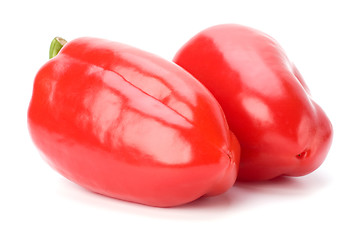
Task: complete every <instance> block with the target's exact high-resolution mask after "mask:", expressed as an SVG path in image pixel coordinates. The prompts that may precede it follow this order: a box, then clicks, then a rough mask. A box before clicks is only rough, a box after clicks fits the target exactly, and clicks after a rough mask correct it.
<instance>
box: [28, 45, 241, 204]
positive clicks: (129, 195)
mask: <svg viewBox="0 0 360 240" xmlns="http://www.w3.org/2000/svg"><path fill="white" fill-rule="evenodd" d="M28 127H29V131H30V134H31V137H32V139H33V141H34V143H35V145H36V146H37V148H38V149H39V150H40V152H41V155H42V156H43V157H44V159H45V160H46V161H47V162H48V163H49V164H50V165H51V166H52V167H53V168H54V169H55V170H57V171H58V172H59V173H60V174H62V175H63V176H65V177H66V178H68V179H69V180H71V181H73V182H75V183H77V184H79V185H81V186H83V187H84V188H87V189H89V190H91V191H94V192H96V193H100V194H103V195H106V196H110V197H113V198H118V199H122V200H126V201H131V202H136V203H141V204H145V205H151V206H157V207H171V206H177V205H181V204H185V203H188V202H191V201H193V200H195V199H197V198H199V197H201V196H204V195H206V196H212V195H218V194H220V193H223V192H225V191H226V190H227V189H229V188H230V187H231V186H232V185H233V184H234V182H235V181H236V177H237V173H238V166H239V158H240V146H239V144H238V142H237V140H236V138H235V136H234V135H233V134H232V133H231V132H230V131H229V128H228V125H227V123H226V120H225V116H224V113H223V111H222V109H221V107H220V105H219V103H218V102H217V101H216V100H215V98H214V97H213V96H212V94H211V93H210V92H209V91H208V90H207V89H206V88H205V87H204V86H203V85H202V84H201V83H199V82H198V81H197V80H196V79H195V78H193V77H192V76H191V75H190V74H189V73H187V72H186V71H184V70H183V69H182V68H180V67H179V66H177V65H176V64H174V63H172V62H169V61H166V60H163V59H161V58H159V57H157V56H155V55H152V54H150V53H147V52H144V51H141V50H139V49H136V48H133V47H130V46H127V45H124V44H120V43H116V42H110V41H107V40H102V39H95V38H79V39H76V40H73V41H70V42H69V43H67V44H66V45H65V46H64V47H63V48H62V49H61V51H60V53H59V54H58V55H57V56H56V57H54V58H53V59H51V60H49V61H48V62H47V63H46V64H45V65H44V66H43V67H42V68H41V69H40V70H39V72H38V73H37V75H36V78H35V82H34V89H33V95H32V99H31V102H30V106H29V109H28Z"/></svg>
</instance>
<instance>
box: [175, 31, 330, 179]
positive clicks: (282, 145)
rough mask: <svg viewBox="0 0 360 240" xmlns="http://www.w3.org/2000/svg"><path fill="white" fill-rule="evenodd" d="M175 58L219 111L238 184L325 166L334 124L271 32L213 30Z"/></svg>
mask: <svg viewBox="0 0 360 240" xmlns="http://www.w3.org/2000/svg"><path fill="white" fill-rule="evenodd" d="M174 61H175V63H177V64H178V65H180V66H182V67H183V68H184V69H186V70H187V71H189V72H190V73H191V74H192V75H193V76H195V77H196V78H197V79H198V80H199V81H200V82H202V83H203V84H204V85H205V86H206V87H207V88H208V89H209V90H210V91H211V92H212V93H213V94H214V96H215V98H216V99H217V100H218V101H219V103H220V105H221V106H222V108H223V110H224V112H225V115H226V118H227V120H228V123H229V126H230V129H231V130H232V131H233V132H234V133H235V135H236V136H237V138H238V140H239V142H240V145H241V149H242V153H241V160H240V171H239V177H238V178H239V179H241V180H267V179H271V178H274V177H277V176H280V175H289V176H301V175H305V174H308V173H310V172H312V171H314V170H315V169H317V168H318V167H319V166H320V165H321V163H322V162H323V161H324V159H325V157H326V155H327V152H328V150H329V148H330V145H331V141H332V126H331V123H330V121H329V119H328V118H327V116H326V115H325V113H324V112H323V110H322V109H321V108H320V107H319V106H318V105H317V104H316V103H315V102H314V100H313V98H312V96H311V95H310V92H309V89H308V87H307V86H306V84H305V82H304V80H303V78H302V77H301V75H300V73H299V71H298V70H297V69H296V67H295V66H294V64H293V63H291V62H290V61H289V60H288V58H287V57H286V55H285V53H284V51H283V49H282V48H281V47H280V46H279V44H278V43H277V42H276V41H275V40H274V39H272V38H271V37H269V36H268V35H266V34H264V33H262V32H260V31H257V30H254V29H251V28H248V27H244V26H239V25H219V26H215V27H211V28H209V29H206V30H204V31H202V32H200V33H199V34H197V35H196V36H195V37H193V38H192V39H191V40H190V41H189V42H187V43H186V44H185V45H184V46H183V47H182V49H180V50H179V52H178V53H177V55H176V56H175V58H174Z"/></svg>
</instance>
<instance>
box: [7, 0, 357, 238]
mask: <svg viewBox="0 0 360 240" xmlns="http://www.w3.org/2000/svg"><path fill="white" fill-rule="evenodd" d="M356 2H357V1H352V2H351V1H346V0H341V1H330V0H329V1H304V0H303V1H265V0H264V1H260V0H257V1H256V0H254V1H226V0H221V1H210V0H207V1H196V0H192V1H155V0H149V1H135V0H128V1H107V0H102V1H100V0H97V1H91V0H87V1H76V0H71V1H67V0H62V1H60V0H59V1H54V0H53V1H36V0H34V1H16V0H15V1H2V2H1V3H0V26H1V27H0V33H1V38H0V67H1V71H0V85H1V86H0V98H1V99H0V114H1V118H0V121H1V122H0V148H1V151H0V154H1V155H0V156H1V162H0V222H1V223H0V239H62V240H64V239H144V238H146V239H200V238H201V239H236V238H238V239H305V238H306V239H326V238H329V237H333V239H340V238H341V239H360V233H359V232H360V230H359V227H360V206H359V205H360V197H359V195H358V193H359V192H360V191H359V189H360V187H359V184H360V180H359V179H360V154H359V151H360V148H359V145H360V141H359V135H360V127H359V122H360V113H359V111H360V108H359V103H360V88H359V82H360V77H359V76H360V74H359V72H360V47H359V46H360V14H359V12H360V7H359V6H358V5H356ZM221 23H238V24H243V25H247V26H251V27H253V28H257V29H259V30H262V31H264V32H266V33H268V34H269V35H271V36H273V37H274V38H275V39H277V40H278V41H279V42H280V44H281V45H282V46H283V48H284V49H285V51H286V52H287V53H288V56H289V57H290V59H292V61H294V62H295V64H296V65H297V67H298V68H299V70H300V72H301V73H302V75H303V77H304V78H305V80H306V82H307V84H308V86H309V87H310V89H311V92H312V95H313V97H314V99H315V100H316V101H317V102H318V103H319V104H320V105H321V106H322V107H323V109H324V110H325V111H326V113H327V114H328V116H329V118H330V119H331V121H332V123H333V126H334V132H335V135H334V141H333V145H332V148H331V151H330V153H329V155H328V157H327V159H326V161H325V162H324V164H323V165H322V166H321V167H320V168H319V169H318V170H317V171H315V172H314V173H312V174H310V175H308V176H305V177H301V178H291V179H282V180H274V181H269V182H262V183H237V184H236V185H235V186H234V187H233V188H231V189H230V190H229V191H228V192H227V193H225V194H223V195H221V196H218V197H213V198H203V199H200V200H198V201H195V202H193V203H191V204H188V205H185V206H182V207H177V208H167V209H161V208H153V207H147V206H142V205H138V204H133V203H127V202H123V201H119V200H114V199H110V198H106V197H103V196H99V195H97V194H93V193H91V192H88V191H86V190H84V189H82V188H81V187H78V186H77V185H75V184H73V183H71V182H69V181H68V180H66V179H65V178H63V177H62V176H61V175H59V174H58V173H56V172H55V171H54V170H52V169H51V168H50V167H49V166H48V165H47V164H46V163H45V162H44V161H43V160H42V159H41V158H40V156H39V154H38V151H37V150H36V148H35V146H34V145H33V144H32V142H31V139H30V137H29V134H28V130H27V123H26V112H27V107H28V104H29V101H30V98H31V93H32V84H33V79H34V76H35V74H36V72H37V70H38V69H39V68H40V67H41V65H42V64H44V63H45V62H46V61H47V58H48V48H49V44H50V41H51V40H52V38H53V37H55V36H62V37H64V38H66V39H67V40H71V39H73V38H77V37H81V36H93V37H100V38H107V39H110V40H114V41H119V42H123V43H126V44H129V45H133V46H135V47H138V48H142V49H143V50H146V51H150V52H153V53H156V54H158V55H160V56H162V57H163V58H166V59H168V60H171V59H172V57H173V55H174V54H175V53H176V51H177V50H178V49H179V48H180V46H181V45H182V44H184V43H185V42H186V41H187V40H188V39H189V38H190V37H191V36H193V35H194V34H196V33H197V32H199V31H200V30H202V29H204V28H207V27H210V26H212V25H216V24H221Z"/></svg>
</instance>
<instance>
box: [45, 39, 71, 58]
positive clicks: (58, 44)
mask: <svg viewBox="0 0 360 240" xmlns="http://www.w3.org/2000/svg"><path fill="white" fill-rule="evenodd" d="M66 43H67V41H66V40H65V39H63V38H61V37H56V38H54V39H53V40H52V42H51V44H50V51H49V58H50V59H51V58H53V57H55V56H56V55H57V54H58V53H59V51H60V49H61V48H62V47H63V46H64V45H65V44H66Z"/></svg>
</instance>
